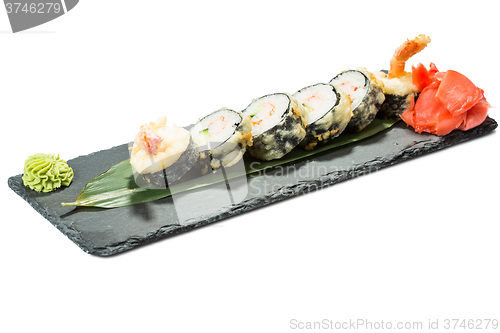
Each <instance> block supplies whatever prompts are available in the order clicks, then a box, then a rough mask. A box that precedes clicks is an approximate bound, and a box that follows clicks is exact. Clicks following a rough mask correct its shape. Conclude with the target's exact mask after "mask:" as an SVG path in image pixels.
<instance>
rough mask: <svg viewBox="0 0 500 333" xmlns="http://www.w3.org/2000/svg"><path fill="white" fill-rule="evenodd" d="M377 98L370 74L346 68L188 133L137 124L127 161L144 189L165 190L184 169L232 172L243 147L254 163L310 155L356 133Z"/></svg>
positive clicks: (220, 114)
mask: <svg viewBox="0 0 500 333" xmlns="http://www.w3.org/2000/svg"><path fill="white" fill-rule="evenodd" d="M383 101H384V93H383V91H382V88H381V86H380V85H379V84H378V82H377V80H376V79H375V78H374V76H373V75H372V74H371V73H369V72H367V71H366V70H363V69H356V70H348V71H344V72H342V73H340V74H339V75H337V76H335V77H334V78H333V79H332V80H331V81H330V82H329V83H318V84H315V85H310V86H307V87H305V88H302V89H300V90H299V91H297V92H296V93H295V94H293V95H289V94H286V93H275V94H269V95H265V96H263V97H260V98H257V99H255V100H253V101H252V102H251V103H250V104H249V105H248V106H247V107H246V108H245V109H244V110H242V111H241V112H240V111H235V110H231V109H227V108H222V109H220V110H217V111H215V112H212V113H211V114H209V115H207V116H205V117H203V118H201V119H200V120H199V121H198V122H197V123H196V124H194V125H193V126H192V127H191V128H190V129H189V130H188V129H185V128H182V127H178V126H175V125H170V124H167V120H166V118H165V117H163V118H160V119H159V120H158V121H157V122H151V123H149V124H146V125H143V126H141V128H140V131H139V133H138V134H137V135H136V137H135V140H134V145H133V147H132V151H131V157H130V163H131V164H132V166H133V167H134V169H135V171H136V172H137V173H138V174H139V175H140V177H142V178H143V179H144V180H145V181H146V182H147V183H148V184H151V185H153V186H155V187H164V186H168V184H167V181H168V183H173V182H177V181H178V180H180V179H181V178H182V177H183V176H184V175H186V173H187V172H188V171H190V170H197V172H198V173H201V174H206V173H208V172H211V171H212V172H213V171H215V170H217V169H219V168H221V167H231V166H233V165H235V164H236V163H237V162H238V161H240V160H241V158H242V157H243V155H244V154H245V152H246V151H247V150H248V151H249V153H250V154H251V155H252V156H253V157H255V158H257V159H261V160H274V159H279V158H281V157H283V156H285V155H286V154H288V153H289V152H290V151H292V149H294V148H295V147H297V146H299V145H300V146H302V147H304V148H305V149H306V150H312V149H314V148H316V147H317V146H320V145H323V144H325V143H328V142H330V141H331V140H333V139H334V138H336V137H338V136H339V135H340V134H341V133H342V132H343V131H344V130H346V129H347V130H350V131H361V130H362V129H363V128H365V127H366V126H367V125H368V124H369V123H370V122H371V121H372V120H373V119H374V118H375V116H376V114H377V111H378V110H379V108H380V105H381V104H382V102H383Z"/></svg>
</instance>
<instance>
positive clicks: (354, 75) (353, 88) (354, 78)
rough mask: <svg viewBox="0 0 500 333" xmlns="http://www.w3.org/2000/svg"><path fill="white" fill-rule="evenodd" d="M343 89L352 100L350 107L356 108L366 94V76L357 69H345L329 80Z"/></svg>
mask: <svg viewBox="0 0 500 333" xmlns="http://www.w3.org/2000/svg"><path fill="white" fill-rule="evenodd" d="M330 83H331V84H334V85H336V86H337V87H339V88H340V89H342V91H344V92H345V93H346V94H347V95H348V96H349V98H350V99H351V101H352V109H353V110H354V109H356V108H357V107H358V106H359V105H360V104H361V102H362V101H363V98H364V97H365V95H366V90H367V87H366V77H365V76H364V75H363V74H362V73H361V72H358V71H346V72H343V73H342V74H340V75H339V76H337V77H336V78H334V79H333V80H331V81H330Z"/></svg>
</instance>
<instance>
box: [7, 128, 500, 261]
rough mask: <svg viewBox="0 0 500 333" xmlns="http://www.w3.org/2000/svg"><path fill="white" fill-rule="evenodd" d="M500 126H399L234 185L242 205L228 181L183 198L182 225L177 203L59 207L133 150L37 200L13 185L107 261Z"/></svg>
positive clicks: (104, 155)
mask: <svg viewBox="0 0 500 333" xmlns="http://www.w3.org/2000/svg"><path fill="white" fill-rule="evenodd" d="M496 127H497V123H496V121H495V120H493V119H491V118H487V119H486V120H485V122H484V123H483V124H482V125H480V126H478V127H476V128H474V129H471V130H469V131H467V132H462V131H454V132H452V133H450V134H448V135H446V136H444V137H438V136H434V135H429V134H417V133H415V132H414V131H413V130H412V129H411V128H407V126H406V125H405V124H404V123H402V122H400V123H398V124H396V125H395V126H394V127H393V128H391V129H389V130H387V131H385V132H382V133H379V134H377V135H375V136H373V137H371V138H368V139H365V140H363V141H361V142H358V143H354V144H350V145H347V146H343V147H340V148H337V149H333V150H331V151H327V152H325V153H322V154H319V155H315V156H314V157H313V158H311V159H307V160H302V161H299V162H297V163H294V164H293V165H287V166H283V167H276V168H273V169H270V170H265V171H262V172H259V173H256V174H252V175H251V176H248V177H246V178H241V179H239V180H238V181H237V182H232V183H231V191H232V192H231V193H234V194H236V195H239V196H240V197H241V194H242V193H243V197H241V198H240V199H236V200H235V198H233V197H232V196H231V200H232V202H234V203H231V201H229V200H227V195H226V192H227V189H226V188H225V186H226V185H227V184H224V182H222V187H220V186H218V187H216V188H210V189H203V188H202V189H198V190H193V191H189V192H187V193H183V194H179V195H177V197H176V198H175V200H176V203H181V202H183V203H186V202H188V203H190V204H189V207H188V209H189V213H190V214H189V216H187V217H186V216H182V218H180V216H181V214H177V212H176V207H179V206H174V199H173V198H172V197H169V198H165V199H161V200H158V201H155V202H150V203H146V204H139V205H134V206H129V207H122V208H113V209H102V208H85V207H79V208H75V207H63V206H61V202H71V201H73V200H74V199H75V198H76V197H77V195H78V194H79V192H80V191H81V190H82V188H83V186H84V185H85V184H86V183H87V182H88V181H89V180H90V179H92V178H93V177H95V176H97V175H98V174H100V173H101V172H103V171H105V170H106V169H107V168H109V167H111V166H112V165H114V164H116V163H118V162H120V161H123V160H125V159H127V158H128V157H129V155H128V150H127V148H128V145H127V144H124V145H121V146H117V147H114V148H111V149H108V150H103V151H99V152H96V153H93V154H90V155H86V156H80V157H77V158H75V159H72V160H69V161H68V164H69V165H70V166H71V167H72V168H73V170H74V173H75V178H74V180H73V183H72V184H71V186H69V187H67V188H64V189H60V190H57V191H55V192H52V193H37V192H35V191H32V190H30V189H27V188H26V187H24V186H23V184H22V179H21V175H17V176H13V177H10V178H9V180H8V184H9V186H10V188H12V189H13V190H14V192H16V193H17V194H19V195H20V196H21V197H22V198H23V199H24V200H26V201H27V202H28V203H29V204H30V205H31V206H32V207H33V208H34V209H35V210H36V211H38V212H39V213H40V214H41V215H42V216H44V217H45V218H46V219H47V220H49V221H50V222H51V223H52V224H54V225H55V226H56V227H57V228H58V229H59V230H60V231H61V232H62V233H63V234H65V235H66V236H67V237H69V238H70V239H71V240H72V241H73V242H75V243H76V244H77V245H78V246H79V247H80V248H82V249H83V250H84V251H86V252H88V253H90V254H94V255H98V256H109V255H113V254H117V253H120V252H123V251H126V250H130V249H132V248H135V247H137V246H140V245H143V244H147V243H150V242H153V241H156V240H159V239H161V238H165V237H167V236H170V235H174V234H178V233H181V232H185V231H188V230H191V229H194V228H197V227H201V226H203V225H206V224H209V223H213V222H216V221H219V220H221V219H223V218H226V217H230V216H234V215H237V214H240V213H243V212H246V211H249V210H252V209H255V208H259V207H262V206H265V205H268V204H270V203H273V202H276V201H280V200H283V199H286V198H290V197H294V196H297V195H300V194H303V193H307V192H310V191H313V190H317V189H319V188H322V187H325V186H329V185H332V184H336V183H338V182H341V181H343V180H347V179H350V178H353V177H357V176H359V175H363V174H367V173H370V172H373V171H376V170H379V169H381V168H383V167H386V166H390V165H393V164H396V163H399V162H402V161H405V160H408V159H411V158H414V157H417V156H420V155H422V154H426V153H430V152H433V151H436V150H439V149H442V148H446V147H449V146H452V145H455V144H458V143H460V142H464V141H468V140H471V139H474V138H477V137H480V136H483V135H485V134H487V133H489V132H491V131H493V130H494V129H495V128H496ZM233 190H234V191H233Z"/></svg>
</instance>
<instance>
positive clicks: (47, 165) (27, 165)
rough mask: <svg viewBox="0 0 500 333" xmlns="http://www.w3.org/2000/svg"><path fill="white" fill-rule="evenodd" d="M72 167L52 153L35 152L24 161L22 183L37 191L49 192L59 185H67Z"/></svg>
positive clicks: (69, 181) (71, 174) (70, 178)
mask: <svg viewBox="0 0 500 333" xmlns="http://www.w3.org/2000/svg"><path fill="white" fill-rule="evenodd" d="M72 180H73V169H71V168H70V167H69V165H68V163H67V162H66V161H65V160H63V159H61V158H60V157H59V155H54V154H35V155H31V156H30V157H28V159H27V160H26V162H24V174H23V184H24V186H26V187H29V188H30V189H32V190H35V191H37V192H51V191H54V190H55V189H57V188H59V187H61V186H69V184H70V183H71V181H72Z"/></svg>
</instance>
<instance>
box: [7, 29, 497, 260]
mask: <svg viewBox="0 0 500 333" xmlns="http://www.w3.org/2000/svg"><path fill="white" fill-rule="evenodd" d="M429 42H430V39H429V38H428V37H427V36H425V35H420V36H418V37H416V38H415V39H413V40H407V41H406V42H405V43H403V44H402V45H401V46H400V47H399V48H397V50H396V52H395V54H394V57H393V59H392V60H391V63H390V70H389V71H377V72H369V71H368V70H366V69H364V68H358V69H349V70H346V71H343V72H341V73H340V74H338V75H336V76H335V77H333V79H331V80H330V81H329V82H328V83H318V84H314V85H310V86H307V87H305V88H302V89H300V90H298V91H297V92H296V93H294V94H288V93H274V94H269V95H265V96H262V97H260V98H257V99H254V100H253V101H252V102H251V103H250V104H249V105H248V106H247V107H246V108H245V109H244V110H242V111H236V110H231V109H228V108H223V109H220V110H217V111H215V112H212V113H210V114H209V115H207V116H205V117H203V118H201V119H200V120H198V121H197V122H196V123H195V124H193V125H191V126H188V127H185V128H184V127H179V126H176V125H174V124H169V123H168V122H167V118H166V117H161V118H159V119H158V120H157V121H155V122H150V123H148V124H145V125H142V126H141V127H140V129H139V132H138V133H137V135H136V136H135V139H134V141H133V143H130V144H124V145H121V146H117V147H113V148H111V149H108V150H105V151H99V152H95V153H93V154H90V155H86V156H80V157H77V158H75V159H72V160H69V161H68V162H67V164H66V163H65V161H62V160H61V159H59V157H54V156H48V155H44V154H37V155H36V156H35V155H34V156H31V157H30V158H28V160H27V161H26V163H25V169H24V173H23V174H22V175H17V176H13V177H11V178H9V181H8V183H9V186H10V187H11V188H12V189H13V190H14V191H15V192H16V193H17V194H18V195H20V196H21V197H22V198H23V199H24V200H26V201H27V202H28V203H29V204H30V205H31V206H32V207H33V208H34V209H36V210H37V211H38V212H39V213H40V214H41V215H42V216H44V217H45V218H46V219H48V220H49V221H50V222H51V223H52V224H54V225H55V226H56V227H57V228H58V229H59V230H60V231H61V232H62V233H63V234H65V235H66V236H67V237H68V238H70V239H71V240H72V241H73V242H74V243H76V244H77V245H78V246H79V247H80V248H82V249H83V250H84V251H85V252H87V253H90V254H94V255H99V256H109V255H113V254H117V253H120V252H123V251H126V250H129V249H132V248H135V247H137V246H140V245H143V244H147V243H150V242H153V241H156V240H159V239H162V238H165V237H168V236H171V235H175V234H178V233H181V232H185V231H188V230H192V229H194V228H198V227H201V226H204V225H207V224H210V223H214V222H216V221H219V220H221V219H224V218H227V217H231V216H234V215H238V214H241V213H243V212H247V211H250V210H253V209H256V208H259V207H262V206H265V205H268V204H271V203H273V202H277V201H280V200H284V199H287V198H290V197H294V196H298V195H301V194H304V193H307V192H311V191H314V190H317V189H320V188H322V187H326V186H330V185H333V184H336V183H338V182H340V181H344V180H347V179H351V178H354V177H357V176H359V175H363V174H367V173H370V172H374V171H376V170H379V169H381V168H383V167H386V166H390V165H393V164H396V163H399V162H402V161H405V160H408V159H411V158H413V157H417V156H420V155H422V154H426V153H429V152H433V151H436V150H439V149H442V148H445V147H449V146H451V145H455V144H458V143H460V142H464V141H467V140H471V139H474V138H476V137H479V136H482V135H485V134H487V133H489V132H491V131H493V130H494V129H495V128H496V127H497V123H496V122H495V121H494V120H493V119H492V118H490V117H488V116H487V113H488V109H489V104H488V102H487V101H486V99H485V97H484V92H483V90H482V89H480V88H478V87H476V86H475V85H474V84H473V83H472V82H470V80H468V79H467V78H466V77H465V76H463V75H462V74H460V73H458V72H455V71H451V70H450V71H447V72H440V71H439V70H437V68H436V66H435V65H434V64H431V66H430V69H427V68H425V66H423V65H421V64H420V65H419V66H417V67H413V68H412V72H411V73H408V72H405V63H406V61H407V60H408V59H409V58H410V57H411V56H413V55H414V54H416V53H418V52H420V51H421V50H423V49H424V48H425V47H426V46H427V44H428V43H429ZM457 87H459V89H458V88H457ZM62 175H64V179H61V177H62Z"/></svg>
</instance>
